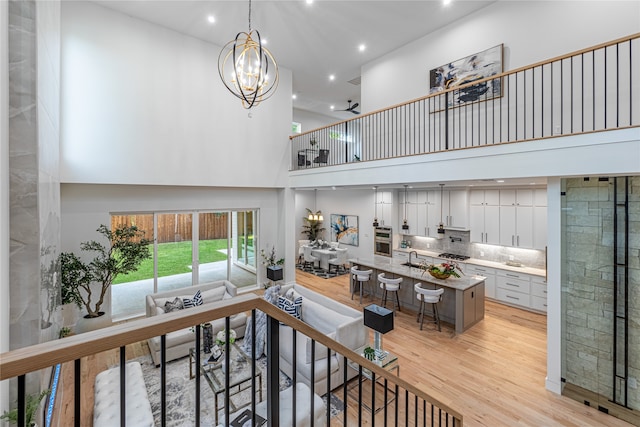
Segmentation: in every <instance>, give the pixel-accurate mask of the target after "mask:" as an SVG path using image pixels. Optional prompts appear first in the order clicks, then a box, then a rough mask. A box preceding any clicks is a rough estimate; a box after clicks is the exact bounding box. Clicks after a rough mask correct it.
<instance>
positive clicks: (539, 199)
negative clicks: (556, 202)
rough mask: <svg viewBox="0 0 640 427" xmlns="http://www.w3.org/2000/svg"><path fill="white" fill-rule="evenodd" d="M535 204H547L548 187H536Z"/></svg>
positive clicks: (534, 192)
mask: <svg viewBox="0 0 640 427" xmlns="http://www.w3.org/2000/svg"><path fill="white" fill-rule="evenodd" d="M533 205H534V206H547V190H546V188H536V189H534V190H533Z"/></svg>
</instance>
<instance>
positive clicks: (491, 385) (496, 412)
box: [53, 271, 631, 427]
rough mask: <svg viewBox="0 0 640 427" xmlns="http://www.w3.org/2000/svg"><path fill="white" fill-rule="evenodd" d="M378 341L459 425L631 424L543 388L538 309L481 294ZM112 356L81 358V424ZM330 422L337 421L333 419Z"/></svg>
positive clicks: (336, 284)
mask: <svg viewBox="0 0 640 427" xmlns="http://www.w3.org/2000/svg"><path fill="white" fill-rule="evenodd" d="M296 280H297V282H298V283H299V284H301V285H303V286H306V287H308V288H311V289H313V290H315V291H318V292H320V293H322V294H325V295H327V296H328V297H331V298H333V299H335V300H337V301H339V302H342V303H344V304H346V305H349V306H352V307H354V308H358V309H360V308H361V306H360V304H359V303H358V300H357V298H356V297H354V300H353V301H352V300H351V298H350V294H349V283H348V281H349V276H348V275H345V276H341V277H337V278H333V279H321V278H318V277H316V276H313V275H311V274H307V273H304V272H300V271H298V272H297V276H296ZM376 302H378V301H376ZM369 303H371V300H369V299H365V300H363V305H366V304H369ZM384 347H385V349H387V350H390V351H392V352H394V353H396V354H397V355H398V356H399V361H400V377H402V378H404V379H409V380H411V381H412V382H413V383H414V384H415V385H416V386H418V387H420V388H422V389H423V390H425V392H427V393H429V394H431V395H433V396H435V397H437V398H439V399H440V400H441V401H443V402H444V403H447V404H449V405H450V406H451V407H453V408H455V409H456V410H458V411H459V412H460V413H462V414H463V416H464V423H465V426H490V427H494V426H535V427H541V426H575V427H586V426H612V427H614V426H630V425H631V424H628V423H626V422H624V421H621V420H618V419H616V418H613V417H610V416H608V415H605V414H603V413H601V412H599V411H597V410H596V409H594V408H591V407H588V406H585V405H583V404H582V403H579V402H577V401H574V400H572V399H569V398H566V397H563V396H558V395H556V394H554V393H551V392H549V391H547V390H546V389H545V386H544V385H545V375H546V317H545V316H542V315H539V314H535V313H530V312H527V311H523V310H519V309H515V308H510V307H507V306H504V305H502V304H497V303H493V302H487V304H486V314H485V319H484V320H483V321H482V322H480V323H479V324H477V325H475V326H474V327H472V328H471V329H470V330H469V331H467V332H465V333H464V334H459V335H456V334H454V332H453V329H452V327H451V326H450V325H444V327H443V329H442V332H437V330H435V329H434V326H433V325H427V324H425V327H424V329H423V330H422V331H420V330H419V327H418V324H417V323H416V318H415V312H412V311H411V312H410V311H406V312H405V311H401V312H398V313H397V316H396V319H395V329H394V330H393V331H392V332H390V333H388V334H386V335H385V336H384ZM145 352H148V348H147V346H146V344H137V345H132V346H129V347H128V348H127V354H128V356H129V358H135V357H138V356H140V355H141V354H144V353H145ZM117 361H118V354H117V352H116V351H112V352H106V353H102V354H99V355H96V356H94V357H92V358H89V359H87V360H86V361H85V362H84V363H83V373H82V381H83V393H82V394H83V399H82V406H83V408H82V414H83V416H82V418H83V422H82V425H83V426H89V425H91V422H90V420H91V419H92V414H91V412H92V407H93V380H94V378H95V375H96V374H97V373H98V372H100V371H102V370H104V369H106V368H107V367H108V366H110V365H113V364H115V363H117ZM72 386H73V372H72V367H71V366H67V367H65V369H63V386H62V387H61V391H62V393H61V396H59V398H58V403H57V408H56V409H57V410H56V422H55V423H54V424H53V425H58V426H68V425H72V424H71V423H70V422H69V420H72V419H73V414H72V412H73V404H72V401H71V396H72ZM356 413H357V412H356V411H355V408H352V407H351V405H350V407H349V411H348V414H349V422H348V424H349V425H350V426H351V425H357V424H358V423H357V418H356V416H357V415H356ZM334 424H335V425H341V424H342V423H341V421H338V420H335V419H334V420H332V425H334ZM376 425H378V424H376ZM420 425H421V424H420Z"/></svg>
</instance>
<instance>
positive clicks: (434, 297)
mask: <svg viewBox="0 0 640 427" xmlns="http://www.w3.org/2000/svg"><path fill="white" fill-rule="evenodd" d="M413 289H415V291H416V297H417V298H418V300H419V301H420V310H419V311H418V317H417V318H416V322H417V321H418V320H419V321H420V330H422V323H423V322H424V306H425V304H431V308H432V313H433V320H432V322H433V323H435V324H436V325H438V332H440V331H442V330H441V329H440V314H439V313H438V303H439V302H440V301H442V294H443V293H444V289H443V288H438V289H425V288H423V287H422V283H416V284H415V286H414V287H413Z"/></svg>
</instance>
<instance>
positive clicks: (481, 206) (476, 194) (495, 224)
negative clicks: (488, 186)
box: [469, 190, 500, 245]
mask: <svg viewBox="0 0 640 427" xmlns="http://www.w3.org/2000/svg"><path fill="white" fill-rule="evenodd" d="M499 194H500V192H499V190H473V191H471V192H470V194H469V202H470V207H469V228H470V229H471V233H470V239H471V242H474V243H487V244H492V245H498V244H500V208H499V206H498V204H499V201H500V197H499Z"/></svg>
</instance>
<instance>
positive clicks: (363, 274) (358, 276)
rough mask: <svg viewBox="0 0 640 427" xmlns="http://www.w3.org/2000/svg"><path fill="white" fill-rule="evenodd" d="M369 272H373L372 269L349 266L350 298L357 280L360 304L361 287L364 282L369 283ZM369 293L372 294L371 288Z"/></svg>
mask: <svg viewBox="0 0 640 427" xmlns="http://www.w3.org/2000/svg"><path fill="white" fill-rule="evenodd" d="M371 273H373V270H358V267H355V266H354V267H351V299H353V292H354V291H355V289H356V281H358V282H360V283H359V285H360V304H362V288H363V287H364V284H365V283H369V280H371ZM369 295H373V293H372V292H371V289H369Z"/></svg>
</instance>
